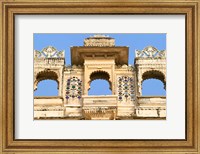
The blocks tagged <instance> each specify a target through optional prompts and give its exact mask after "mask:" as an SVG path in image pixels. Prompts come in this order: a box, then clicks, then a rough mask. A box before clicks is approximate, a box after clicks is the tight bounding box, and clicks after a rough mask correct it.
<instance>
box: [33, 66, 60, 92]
mask: <svg viewBox="0 0 200 154" xmlns="http://www.w3.org/2000/svg"><path fill="white" fill-rule="evenodd" d="M43 80H54V81H56V82H57V84H58V87H59V81H58V74H57V73H56V72H54V71H52V70H50V69H45V70H43V71H40V72H38V73H37V75H36V79H35V82H34V90H37V85H38V83H39V82H41V81H43Z"/></svg>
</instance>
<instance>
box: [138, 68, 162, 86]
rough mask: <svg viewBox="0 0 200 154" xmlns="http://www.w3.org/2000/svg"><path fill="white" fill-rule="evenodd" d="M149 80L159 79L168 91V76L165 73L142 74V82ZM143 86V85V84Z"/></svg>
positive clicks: (147, 72)
mask: <svg viewBox="0 0 200 154" xmlns="http://www.w3.org/2000/svg"><path fill="white" fill-rule="evenodd" d="M147 79H158V80H160V81H161V82H162V83H163V84H164V89H166V76H165V74H164V73H163V72H161V71H159V70H149V71H146V72H144V73H143V74H142V82H143V81H144V80H147ZM141 84H142V83H141Z"/></svg>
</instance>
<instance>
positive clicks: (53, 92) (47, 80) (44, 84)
mask: <svg viewBox="0 0 200 154" xmlns="http://www.w3.org/2000/svg"><path fill="white" fill-rule="evenodd" d="M58 89H59V82H58V75H57V74H56V73H55V72H54V71H51V70H49V69H45V70H44V71H41V72H39V73H38V74H37V76H36V79H35V81H34V91H35V92H34V96H58V93H59V92H58Z"/></svg>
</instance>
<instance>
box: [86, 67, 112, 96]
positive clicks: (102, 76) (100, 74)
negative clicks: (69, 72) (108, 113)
mask: <svg viewBox="0 0 200 154" xmlns="http://www.w3.org/2000/svg"><path fill="white" fill-rule="evenodd" d="M109 79H110V76H109V74H108V73H107V72H104V71H95V72H93V73H92V74H91V75H90V81H89V85H90V88H89V89H88V90H89V91H88V94H89V95H112V91H111V82H110V80H109Z"/></svg>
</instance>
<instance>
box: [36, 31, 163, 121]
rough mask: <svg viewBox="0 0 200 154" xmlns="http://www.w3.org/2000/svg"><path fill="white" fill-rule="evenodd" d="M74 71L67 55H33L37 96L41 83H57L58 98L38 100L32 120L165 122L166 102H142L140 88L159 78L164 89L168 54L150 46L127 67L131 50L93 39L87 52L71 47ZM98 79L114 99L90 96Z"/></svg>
mask: <svg viewBox="0 0 200 154" xmlns="http://www.w3.org/2000/svg"><path fill="white" fill-rule="evenodd" d="M70 50H71V66H66V65H65V52H64V51H58V50H57V49H56V48H54V47H52V46H48V47H46V48H44V49H43V50H42V51H37V50H35V51H34V90H36V89H37V85H38V83H39V82H40V81H42V80H47V79H50V80H55V81H56V82H57V85H58V91H59V92H58V96H57V97H36V96H35V97H34V119H73V120H126V119H132V120H134V119H165V118H166V97H165V96H146V97H145V96H142V82H143V81H144V80H146V79H151V78H155V79H158V80H161V81H162V82H163V84H164V88H166V51H165V50H162V51H159V50H158V49H156V48H155V47H152V46H148V47H146V48H144V49H143V50H141V51H140V50H136V51H135V52H136V55H135V62H134V65H131V66H130V65H128V55H129V48H128V47H127V46H116V45H115V39H113V38H111V37H108V36H105V35H95V36H93V37H89V38H86V39H85V40H84V46H73V47H71V49H70ZM96 79H103V80H106V81H108V83H109V86H110V90H111V91H112V95H100V96H99V95H98V96H96V95H88V90H89V89H90V84H91V82H92V81H94V80H96Z"/></svg>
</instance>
